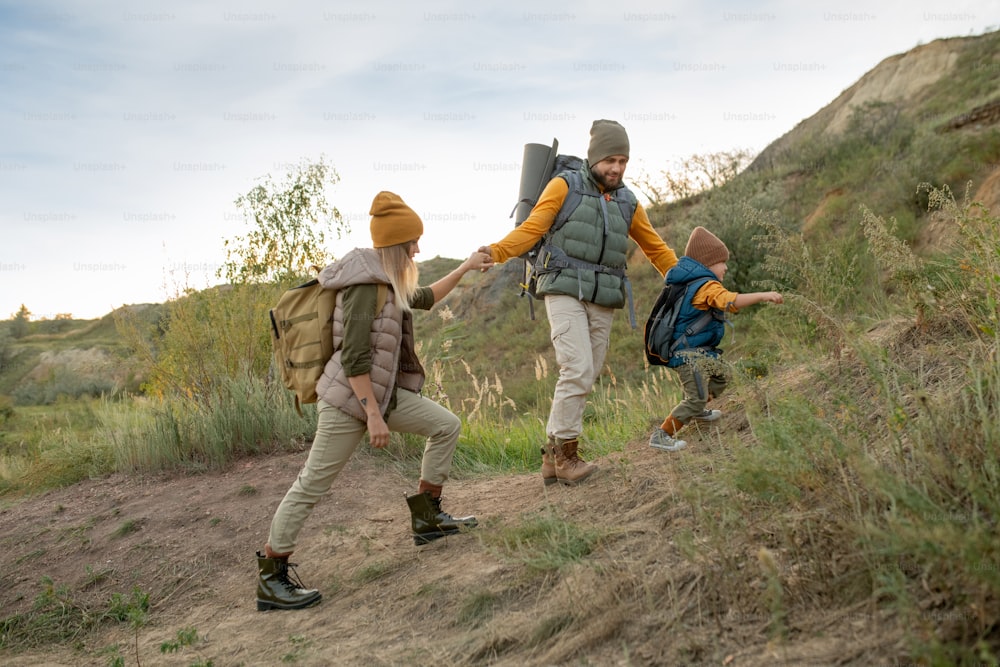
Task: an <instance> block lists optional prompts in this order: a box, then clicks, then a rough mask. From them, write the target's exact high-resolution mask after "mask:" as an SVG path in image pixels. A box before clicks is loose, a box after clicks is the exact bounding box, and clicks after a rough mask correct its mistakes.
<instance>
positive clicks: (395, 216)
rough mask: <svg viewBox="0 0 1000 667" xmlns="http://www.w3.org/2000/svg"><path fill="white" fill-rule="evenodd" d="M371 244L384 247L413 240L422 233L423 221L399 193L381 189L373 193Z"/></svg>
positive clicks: (370, 212)
mask: <svg viewBox="0 0 1000 667" xmlns="http://www.w3.org/2000/svg"><path fill="white" fill-rule="evenodd" d="M368 213H369V214H370V215H371V216H372V222H371V232H372V244H373V245H374V247H376V248H386V247H388V246H391V245H399V244H400V243H406V242H407V241H414V240H416V239H418V238H420V236H421V235H422V234H423V233H424V223H423V221H421V220H420V216H419V215H417V214H416V213H414V211H413V209H412V208H410V207H409V206H407V205H406V203H405V202H403V200H402V199H400V197H399V195H396V194H393V193H391V192H386V191H382V192H380V193H378V194H377V195H375V199H374V201H372V208H371V210H370V211H368Z"/></svg>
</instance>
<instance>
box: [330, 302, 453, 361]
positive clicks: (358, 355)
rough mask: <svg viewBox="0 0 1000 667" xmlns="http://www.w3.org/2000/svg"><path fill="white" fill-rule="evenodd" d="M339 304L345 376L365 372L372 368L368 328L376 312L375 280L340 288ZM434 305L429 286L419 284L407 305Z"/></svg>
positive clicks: (411, 306)
mask: <svg viewBox="0 0 1000 667" xmlns="http://www.w3.org/2000/svg"><path fill="white" fill-rule="evenodd" d="M342 291H343V293H344V298H343V302H342V304H341V307H342V308H343V313H344V347H343V349H342V351H341V353H340V363H341V366H343V367H344V374H345V375H346V376H347V377H355V376H357V375H364V374H366V373H368V371H370V370H371V368H372V348H371V330H372V321H373V320H374V319H375V317H376V316H377V315H378V313H376V312H375V307H376V306H377V305H378V286H377V285H375V284H374V283H370V284H361V285H350V286H348V287H345V288H344V289H343V290H342ZM433 305H434V292H433V291H431V288H430V287H420V288H418V289H417V292H416V294H414V295H413V300H412V301H410V308H416V309H418V310H430V309H431V306H433Z"/></svg>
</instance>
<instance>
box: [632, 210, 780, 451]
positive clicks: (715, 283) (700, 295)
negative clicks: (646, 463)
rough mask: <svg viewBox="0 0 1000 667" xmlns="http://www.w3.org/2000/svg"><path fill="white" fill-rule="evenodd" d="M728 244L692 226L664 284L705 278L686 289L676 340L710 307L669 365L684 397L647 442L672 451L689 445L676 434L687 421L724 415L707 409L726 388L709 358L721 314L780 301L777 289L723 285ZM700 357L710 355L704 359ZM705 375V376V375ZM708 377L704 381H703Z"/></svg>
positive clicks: (715, 352)
mask: <svg viewBox="0 0 1000 667" xmlns="http://www.w3.org/2000/svg"><path fill="white" fill-rule="evenodd" d="M728 260H729V249H728V248H727V247H726V244H725V243H723V242H722V241H721V240H719V238H718V237H717V236H716V235H715V234H713V233H712V232H710V231H708V230H707V229H705V228H704V227H695V228H694V230H692V232H691V236H690V237H689V238H688V242H687V246H686V247H685V248H684V256H683V257H681V258H680V260H679V261H678V262H677V265H676V266H675V267H673V268H672V269H670V271H668V272H667V275H666V278H665V280H666V283H667V284H668V285H669V284H675V283H676V284H683V283H687V282H689V281H691V280H693V279H698V278H707V279H708V281H707V282H705V284H704V285H702V286H701V287H700V288H698V290H697V291H695V292H694V293H693V294H691V290H688V294H685V295H684V297H682V298H683V299H684V303H683V305H682V306H681V311H680V314H679V315H678V316H677V324H676V328H675V333H674V338H675V340H676V339H677V338H679V337H681V334H683V332H684V330H685V329H686V328H687V327H688V326H689V325H690V324H692V323H693V322H694V321H695V320H697V319H698V318H699V317H700V316H701V315H703V314H704V313H705V312H706V311H714V313H713V314H714V315H715V317H713V318H712V319H711V320H710V321H709V323H708V325H707V326H706V327H705V328H704V329H702V330H701V331H699V332H697V333H695V334H693V335H692V336H690V337H689V338H687V337H685V340H684V341H682V342H681V344H680V345H679V346H678V348H677V353H675V355H674V357H673V358H671V359H670V362H669V363H668V364H667V365H668V366H669V367H670V368H673V369H674V370H675V371H676V372H677V375H678V377H679V378H680V381H681V385H682V386H683V388H684V400H683V401H681V402H680V403H679V404H678V405H677V407H675V408H674V409H673V410H671V412H670V416H669V417H667V418H666V420H664V422H663V424H661V425H660V427H659V428H658V429H656V431H654V432H653V434H652V435H651V436H650V438H649V446H650V447H654V448H656V449H662V450H664V451H668V452H673V451H677V450H678V449H682V448H683V447H685V446H686V445H687V443H686V442H685V441H683V440H679V439H677V438H675V437H674V435H675V434H676V433H677V431H679V430H680V429H681V427H683V426H684V425H685V424H687V423H688V422H689V421H691V420H697V421H706V422H710V421H715V420H716V419H718V418H719V417H721V416H722V412H720V411H719V410H707V409H706V408H705V405H706V404H707V403H708V402H709V401H710V400H712V399H713V398H716V397H718V396H719V395H720V394H722V392H723V391H724V390H725V388H726V384H727V376H726V374H725V373H724V372H723V370H722V369H721V368H719V369H718V370H716V369H715V368H713V366H716V365H715V364H712V363H711V361H710V360H713V359H715V358H717V357H718V356H719V354H720V353H721V350H719V349H718V348H717V347H716V345H718V344H719V343H720V342H722V336H723V334H724V333H725V313H735V312H738V311H739V309H740V308H744V307H746V306H752V305H754V304H758V303H762V302H770V303H782V302H783V301H784V299H783V298H782V296H781V294H779V293H778V292H751V293H748V294H738V293H736V292H730V291H729V290H727V289H726V288H725V287H723V286H722V279H723V278H724V277H725V275H726V271H727V269H728V268H729V267H728V266H726V262H727V261H728ZM703 359H707V360H709V361H708V362H707V363H706V362H705V361H702V360H703ZM706 375H707V378H706V377H705V376H706ZM706 380H707V382H706Z"/></svg>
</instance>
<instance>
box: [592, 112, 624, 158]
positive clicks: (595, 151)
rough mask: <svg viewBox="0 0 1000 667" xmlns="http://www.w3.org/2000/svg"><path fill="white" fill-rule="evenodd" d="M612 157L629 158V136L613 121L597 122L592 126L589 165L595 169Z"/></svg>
mask: <svg viewBox="0 0 1000 667" xmlns="http://www.w3.org/2000/svg"><path fill="white" fill-rule="evenodd" d="M612 155H624V156H625V157H628V134H627V133H626V132H625V128H624V127H622V126H621V125H619V124H618V123H617V122H615V121H613V120H595V121H594V124H593V125H591V126H590V147H589V148H588V149H587V163H588V164H589V165H590V166H591V167H593V166H594V165H595V164H597V163H598V162H600V161H601V160H603V159H604V158H607V157H611V156H612Z"/></svg>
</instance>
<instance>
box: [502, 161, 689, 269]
mask: <svg viewBox="0 0 1000 667" xmlns="http://www.w3.org/2000/svg"><path fill="white" fill-rule="evenodd" d="M568 193H569V185H567V183H566V181H565V180H564V179H562V178H559V177H556V178H553V179H552V180H550V181H549V182H548V184H547V185H546V186H545V189H544V190H542V194H541V196H540V197H539V198H538V203H537V204H535V207H534V208H533V209H531V213H530V214H529V215H528V217H527V218H525V220H524V222H522V223H521V224H520V225H518V226H517V227H515V228H514V229H513V230H512V231H511V232H510V233H509V234H507V236H505V237H503V239H501V240H500V241H499V242H497V243H492V244H490V251H491V253H492V255H493V261H495V262H497V263H503V262H506V261H507V260H508V259H510V258H512V257H520V256H521V254H522V253H525V252H527V251H528V250H530V249H531V247H532V246H533V245H535V242H536V241H538V239H540V238H542V237H543V236H544V235H545V233H546V232H548V231H549V228H550V227H552V223H553V222H555V219H556V215H557V214H558V213H559V209H560V208H562V205H563V201H565V200H566V195H567V194H568ZM628 235H629V236H630V237H631V238H632V240H634V241H635V242H636V243H637V244H638V246H639V249H640V250H642V252H643V254H644V255H646V257H648V258H649V261H650V262H651V263H652V264H653V266H655V267H656V270H657V271H659V272H660V275H661V276H662V275H666V273H667V271H669V270H670V268H671V267H672V266H673V265H674V264H676V263H677V254H676V253H675V252H674V251H673V250H672V249H671V248H670V246H668V245H667V244H666V243H664V241H663V239H662V238H660V235H659V234H657V233H656V230H654V229H653V225H652V223H650V222H649V216H647V215H646V210H645V209H644V208H643V207H642V204H638V205H637V206H636V207H635V213H634V214H633V215H632V223H631V225H629V232H628Z"/></svg>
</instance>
